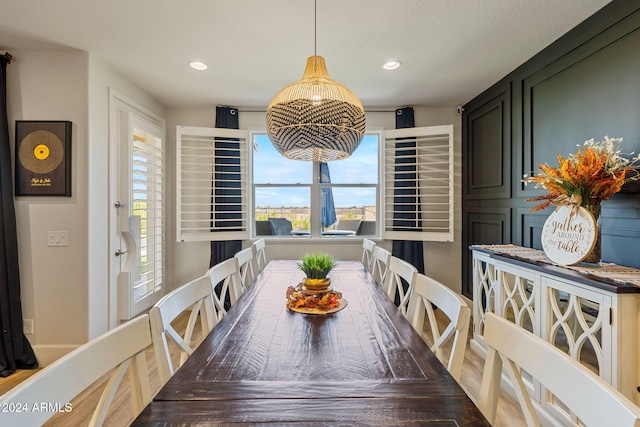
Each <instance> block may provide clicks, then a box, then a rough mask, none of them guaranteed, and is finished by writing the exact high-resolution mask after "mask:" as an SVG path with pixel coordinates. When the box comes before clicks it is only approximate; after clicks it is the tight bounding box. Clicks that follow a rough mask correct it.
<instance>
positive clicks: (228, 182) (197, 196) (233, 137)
mask: <svg viewBox="0 0 640 427" xmlns="http://www.w3.org/2000/svg"><path fill="white" fill-rule="evenodd" d="M248 137H249V134H248V132H247V131H242V130H236V129H224V128H207V127H192V126H178V127H177V132H176V157H177V161H176V163H177V168H176V169H177V171H176V207H177V212H176V238H177V240H178V241H182V242H189V241H212V240H241V239H248V238H249V227H248V221H249V218H248V213H249V210H248V208H249V203H248V194H249V173H248V171H249V167H248V151H247V147H248Z"/></svg>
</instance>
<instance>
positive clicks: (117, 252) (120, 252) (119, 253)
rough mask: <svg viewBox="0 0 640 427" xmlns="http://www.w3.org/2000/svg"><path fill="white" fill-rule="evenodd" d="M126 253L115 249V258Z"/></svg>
mask: <svg viewBox="0 0 640 427" xmlns="http://www.w3.org/2000/svg"><path fill="white" fill-rule="evenodd" d="M126 253H127V251H123V250H121V249H116V256H120V255H124V254H126Z"/></svg>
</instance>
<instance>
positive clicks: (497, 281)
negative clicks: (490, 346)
mask: <svg viewBox="0 0 640 427" xmlns="http://www.w3.org/2000/svg"><path fill="white" fill-rule="evenodd" d="M470 249H471V250H472V253H473V336H472V338H471V342H470V345H471V348H472V349H473V350H474V351H475V352H477V353H479V354H480V355H481V356H483V357H484V356H485V355H486V344H485V343H484V341H483V327H484V319H485V316H486V314H487V313H488V312H493V313H495V314H497V315H499V316H501V317H504V318H506V319H509V320H511V321H512V322H514V323H515V324H517V325H518V326H520V327H522V328H524V329H527V330H529V331H530V332H532V333H534V334H535V335H537V336H539V337H541V338H542V339H544V340H546V341H547V342H550V343H552V344H553V345H555V346H556V347H558V348H560V349H561V350H562V351H564V352H565V353H567V354H568V355H570V356H571V357H572V358H574V359H575V360H577V361H579V362H580V363H582V364H584V365H585V366H587V367H588V368H589V369H590V370H591V371H593V372H594V373H596V374H597V375H599V376H600V377H601V378H603V379H604V380H605V381H607V382H608V383H610V384H611V385H613V386H614V387H615V388H617V389H618V390H620V391H621V392H622V393H623V394H624V395H625V396H627V397H628V398H629V399H631V400H632V401H633V402H635V403H636V404H639V403H640V392H639V391H638V385H640V377H639V375H640V373H639V368H638V363H639V362H640V360H639V358H638V353H639V351H638V350H639V340H638V332H639V331H638V322H639V318H640V317H639V313H638V310H639V305H638V298H639V296H640V286H638V284H637V283H636V284H634V283H633V281H632V282H631V283H629V281H628V278H629V277H631V278H632V279H633V278H634V277H635V275H634V269H630V268H623V269H624V270H623V272H624V273H625V274H624V275H623V276H622V277H623V279H624V280H619V279H617V278H616V277H619V276H620V274H618V273H615V272H614V273H612V274H611V275H609V276H610V277H606V276H607V273H606V267H593V266H591V267H586V268H573V269H571V268H567V267H561V266H557V265H554V264H553V263H551V262H550V261H548V259H545V258H546V257H545V256H544V252H542V251H538V250H535V249H530V248H522V247H518V246H515V245H486V246H471V248H470ZM603 270H604V271H605V273H604V274H603V273H602V271H603ZM618 270H620V268H618ZM594 272H595V273H597V274H599V275H595V274H594ZM635 272H636V273H637V274H638V278H639V279H640V270H638V271H635ZM616 274H618V276H616ZM505 378H506V377H505ZM523 379H524V382H525V384H526V385H527V388H528V389H529V393H530V394H531V396H532V400H533V401H534V402H535V403H534V405H535V406H536V409H537V411H538V413H539V415H540V416H541V421H542V420H544V423H545V424H547V425H554V424H556V423H557V422H558V421H559V420H560V421H561V422H562V423H566V422H567V421H571V422H576V419H575V417H574V416H573V414H571V413H570V412H569V411H568V410H567V408H566V407H565V406H564V405H563V404H562V402H560V401H559V400H558V399H556V398H554V396H551V395H550V393H549V392H547V391H546V390H545V389H544V387H542V386H541V385H540V384H539V383H537V382H536V381H535V380H533V379H532V378H531V377H530V376H528V375H527V373H526V372H523ZM503 384H504V385H505V387H506V388H507V390H509V389H510V384H509V383H508V382H503ZM576 392H577V393H579V392H580V391H579V390H576Z"/></svg>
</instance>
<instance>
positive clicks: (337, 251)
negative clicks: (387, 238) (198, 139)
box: [167, 107, 462, 292]
mask: <svg viewBox="0 0 640 427" xmlns="http://www.w3.org/2000/svg"><path fill="white" fill-rule="evenodd" d="M415 116H416V126H430V125H442V124H451V123H453V124H454V127H455V147H454V151H455V159H456V164H455V177H456V183H455V197H456V201H455V203H456V210H455V216H456V220H455V221H456V222H455V227H456V233H455V240H456V241H455V242H454V243H431V242H427V243H425V246H424V248H425V268H426V270H427V272H428V273H429V274H431V275H433V277H435V278H437V279H438V280H441V281H442V282H443V283H446V284H447V285H448V286H450V287H451V288H452V289H454V290H456V291H458V292H460V291H461V273H460V271H461V265H462V261H461V253H460V237H461V230H460V225H461V220H460V215H461V214H460V212H461V209H460V201H461V197H460V194H461V181H460V170H461V155H460V153H461V149H460V145H461V143H460V141H461V136H460V135H461V131H460V123H461V118H460V117H459V116H457V114H456V109H455V107H446V108H429V107H416V108H415ZM265 122H266V119H265V113H264V112H243V111H240V113H239V126H240V128H241V129H253V130H261V129H265V126H266V123H265ZM177 125H183V126H205V127H213V126H214V125H215V107H207V108H193V109H186V108H170V109H169V112H168V115H167V133H168V137H167V142H168V147H169V148H168V150H169V151H170V155H172V154H171V153H175V138H176V134H175V128H176V126H177ZM367 127H368V128H369V129H372V130H379V129H394V128H395V115H394V113H393V112H371V113H367ZM168 169H170V174H171V183H172V186H173V188H172V193H171V194H168V195H167V199H168V200H171V202H170V203H169V204H170V205H171V206H174V203H175V179H174V177H175V164H170V165H168ZM169 216H170V220H171V221H172V224H173V223H175V209H173V210H172V211H171V212H168V217H169ZM170 228H171V230H172V233H173V227H170ZM167 239H168V242H169V245H171V250H169V253H170V256H169V258H170V260H171V264H172V265H171V270H172V272H173V276H172V280H171V283H172V286H173V287H176V286H178V285H180V284H181V283H185V282H186V281H188V280H190V279H193V278H195V277H197V276H198V275H199V274H202V273H204V272H205V271H206V269H207V268H208V267H209V255H210V250H209V243H208V242H176V236H175V234H172V235H171V236H167ZM248 243H249V242H244V246H246V245H248ZM378 244H381V245H383V246H385V247H387V248H388V249H391V242H378ZM322 247H324V249H319V248H322ZM313 250H316V251H317V250H327V251H330V252H331V253H332V254H333V255H334V256H336V257H337V258H338V259H343V260H360V258H361V254H362V243H361V242H360V241H357V242H348V241H323V242H313V244H309V243H308V242H305V241H303V240H292V241H287V242H282V241H273V240H272V241H270V242H269V243H268V247H267V258H268V260H271V259H297V258H299V257H300V255H302V254H303V253H305V252H309V251H313Z"/></svg>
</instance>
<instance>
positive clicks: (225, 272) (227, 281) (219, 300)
mask: <svg viewBox="0 0 640 427" xmlns="http://www.w3.org/2000/svg"><path fill="white" fill-rule="evenodd" d="M205 275H206V276H209V281H210V286H211V296H212V298H213V303H214V305H215V307H216V311H217V313H218V320H220V319H222V317H223V316H224V315H225V314H226V313H227V307H225V301H226V299H227V294H229V303H230V304H231V305H232V306H233V305H234V304H235V303H236V301H237V300H238V298H240V295H242V293H243V292H244V287H243V286H242V281H241V279H240V268H239V265H238V260H237V258H235V257H234V258H229V259H227V260H225V261H222V262H219V263H218V264H216V265H214V266H213V267H211V268H210V269H209V270H208V271H207V272H206V274H205ZM218 284H220V287H219V291H216V288H217V287H218Z"/></svg>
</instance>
